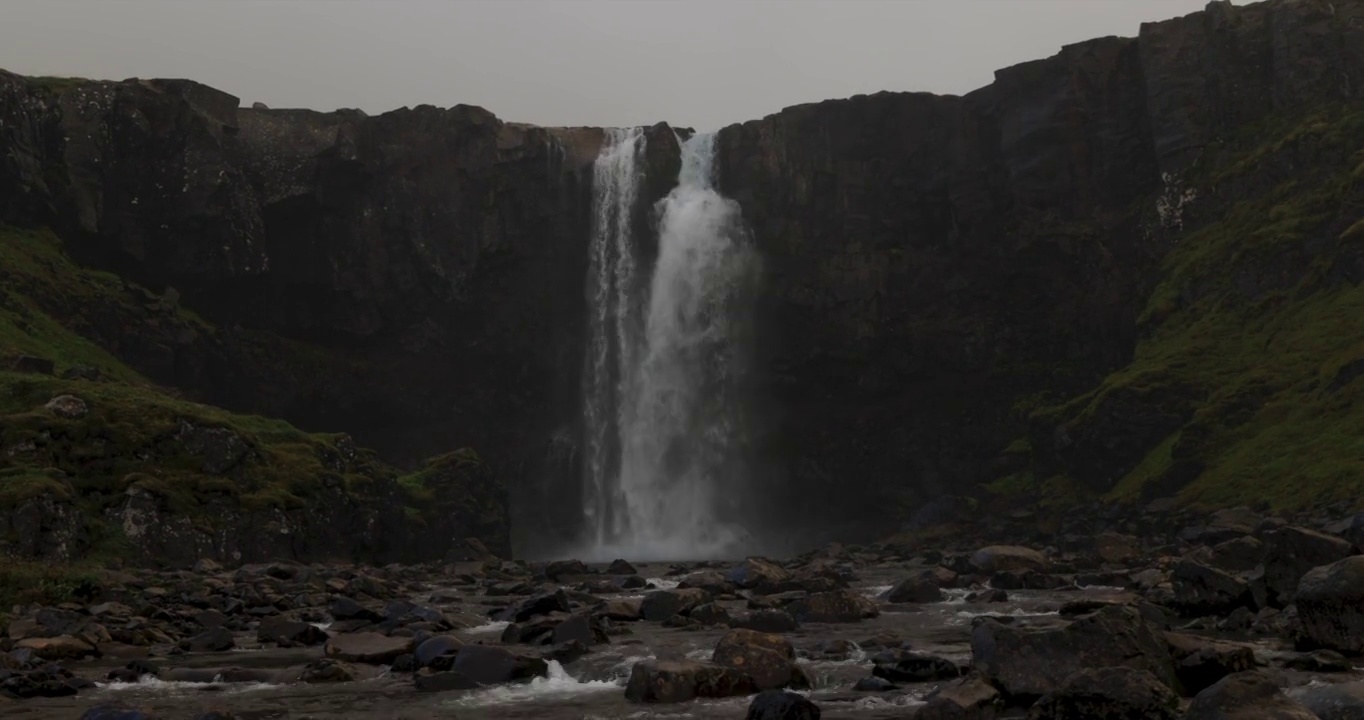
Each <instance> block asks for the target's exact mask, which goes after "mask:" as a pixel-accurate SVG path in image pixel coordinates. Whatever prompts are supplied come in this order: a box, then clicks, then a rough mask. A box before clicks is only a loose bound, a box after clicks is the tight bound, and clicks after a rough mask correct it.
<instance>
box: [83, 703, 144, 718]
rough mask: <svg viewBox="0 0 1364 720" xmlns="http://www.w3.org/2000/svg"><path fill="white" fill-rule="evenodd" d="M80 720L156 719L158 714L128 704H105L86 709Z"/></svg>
mask: <svg viewBox="0 0 1364 720" xmlns="http://www.w3.org/2000/svg"><path fill="white" fill-rule="evenodd" d="M80 720H156V716H155V715H152V714H151V713H148V712H146V711H145V710H139V709H137V708H134V707H129V706H127V705H116V704H104V705H96V706H95V707H92V708H90V709H89V710H86V711H85V712H84V713H82V714H81V716H80Z"/></svg>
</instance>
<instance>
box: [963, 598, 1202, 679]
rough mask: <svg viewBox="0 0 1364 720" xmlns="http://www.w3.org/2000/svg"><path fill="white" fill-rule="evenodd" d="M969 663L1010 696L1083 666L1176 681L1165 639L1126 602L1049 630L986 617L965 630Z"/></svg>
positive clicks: (1061, 677) (1074, 671)
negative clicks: (1125, 670)
mask: <svg viewBox="0 0 1364 720" xmlns="http://www.w3.org/2000/svg"><path fill="white" fill-rule="evenodd" d="M971 658H972V659H971V664H972V667H973V668H974V669H975V670H976V671H977V672H979V673H980V674H981V676H982V677H984V678H985V679H986V680H988V681H990V682H991V683H992V684H993V685H995V686H996V687H998V688H999V689H1000V690H1001V691H1002V692H1003V693H1004V694H1005V695H1007V696H1009V697H1011V698H1023V699H1036V698H1039V697H1041V696H1043V695H1046V694H1047V693H1050V692H1053V691H1055V690H1056V689H1057V688H1059V687H1060V686H1061V684H1062V683H1063V682H1065V680H1066V679H1067V678H1069V677H1070V676H1072V675H1074V674H1075V673H1078V672H1080V671H1081V670H1086V669H1098V668H1109V667H1126V668H1130V669H1134V670H1144V671H1147V672H1149V673H1151V674H1152V675H1153V676H1155V677H1156V678H1157V679H1159V680H1160V682H1161V683H1163V684H1165V685H1166V686H1168V687H1170V688H1177V687H1179V681H1178V680H1177V679H1176V677H1175V672H1174V663H1173V661H1172V659H1171V657H1170V651H1169V649H1168V648H1167V646H1166V644H1165V641H1164V639H1163V638H1161V637H1160V636H1159V635H1157V634H1156V632H1155V631H1154V630H1153V629H1152V628H1151V627H1150V626H1149V625H1147V623H1146V621H1145V620H1143V619H1142V616H1141V614H1140V613H1139V612H1138V611H1137V610H1135V609H1133V608H1130V607H1120V606H1115V607H1109V608H1104V609H1102V610H1099V611H1098V612H1095V613H1094V614H1093V615H1090V616H1088V617H1084V618H1081V619H1079V620H1076V621H1075V622H1073V623H1071V624H1070V625H1068V626H1066V627H1063V628H1057V629H1051V630H1027V629H1020V628H1015V627H1010V626H1008V625H1005V624H1003V623H1000V622H998V621H995V620H991V619H984V620H980V621H978V622H977V624H976V626H975V627H974V628H973V629H972V632H971Z"/></svg>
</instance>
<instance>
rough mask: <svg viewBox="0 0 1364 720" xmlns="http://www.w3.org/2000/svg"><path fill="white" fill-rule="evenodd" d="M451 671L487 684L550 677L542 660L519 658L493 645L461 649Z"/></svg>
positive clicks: (522, 656)
mask: <svg viewBox="0 0 1364 720" xmlns="http://www.w3.org/2000/svg"><path fill="white" fill-rule="evenodd" d="M450 669H451V670H453V671H455V672H458V673H461V674H462V675H464V676H465V677H467V678H469V679H470V680H472V681H474V682H476V683H480V684H483V685H492V684H496V683H505V682H513V681H517V680H530V679H531V678H536V677H546V676H548V675H549V665H548V664H547V663H546V662H545V661H544V660H543V659H542V658H538V657H532V656H529V655H518V654H516V653H513V652H511V651H510V650H507V649H505V648H500V647H492V646H489V645H465V646H463V647H461V648H460V649H459V653H458V654H456V655H455V661H454V663H453V664H452V665H451V666H450Z"/></svg>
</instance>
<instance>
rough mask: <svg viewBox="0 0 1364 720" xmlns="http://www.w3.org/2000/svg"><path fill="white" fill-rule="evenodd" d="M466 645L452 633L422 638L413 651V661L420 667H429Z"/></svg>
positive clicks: (456, 652)
mask: <svg viewBox="0 0 1364 720" xmlns="http://www.w3.org/2000/svg"><path fill="white" fill-rule="evenodd" d="M463 646H464V641H463V640H460V639H459V638H457V637H454V636H451V635H435V636H432V637H429V638H426V639H425V640H422V641H421V643H420V644H418V645H417V648H416V650H415V651H413V653H412V655H413V658H412V660H413V663H414V664H415V665H416V666H417V667H419V668H424V667H429V666H431V665H433V664H435V662H436V661H437V660H438V659H439V658H448V657H453V656H454V655H457V654H458V653H459V649H460V648H461V647H463Z"/></svg>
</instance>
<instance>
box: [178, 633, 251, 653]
mask: <svg viewBox="0 0 1364 720" xmlns="http://www.w3.org/2000/svg"><path fill="white" fill-rule="evenodd" d="M236 646H237V643H236V641H235V640H233V639H232V631H231V630H228V629H227V628H223V627H216V628H213V629H211V630H205V631H204V632H201V633H199V634H198V635H195V636H194V637H192V638H186V639H185V640H181V641H180V649H181V650H187V651H189V652H226V651H228V650H231V649H232V648H234V647H236Z"/></svg>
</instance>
